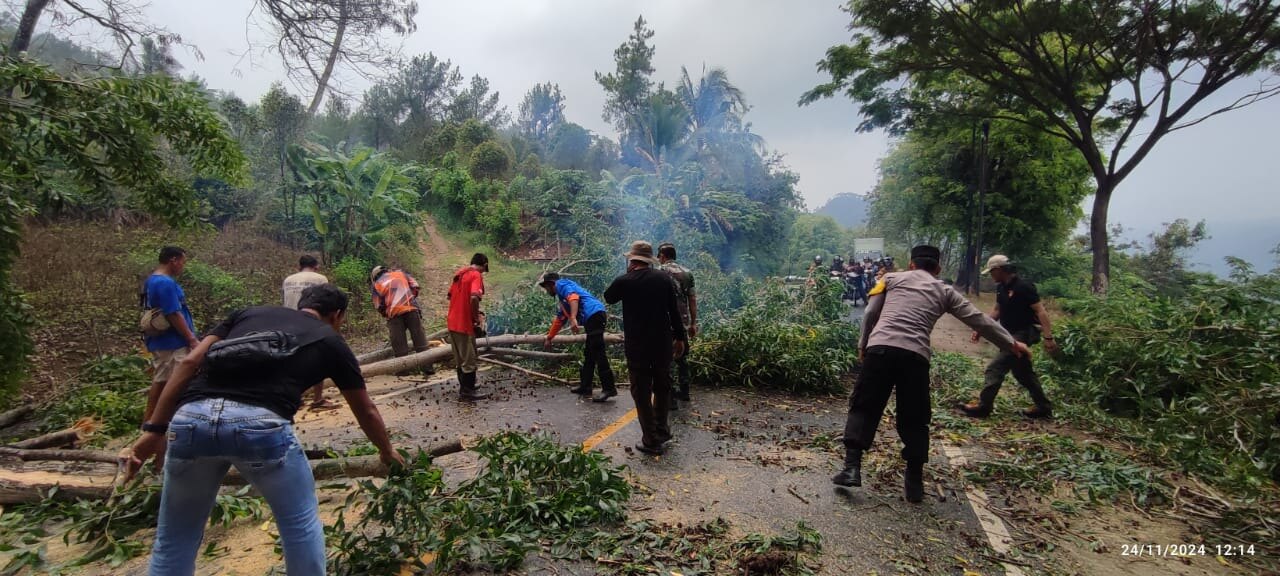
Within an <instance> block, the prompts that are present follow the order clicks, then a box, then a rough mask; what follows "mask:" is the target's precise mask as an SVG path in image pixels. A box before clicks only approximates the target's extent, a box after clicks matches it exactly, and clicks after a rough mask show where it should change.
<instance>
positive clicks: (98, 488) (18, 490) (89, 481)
mask: <svg viewBox="0 0 1280 576" xmlns="http://www.w3.org/2000/svg"><path fill="white" fill-rule="evenodd" d="M468 442H469V440H468V439H466V438H462V439H458V440H454V441H452V442H447V443H445V444H440V445H438V446H433V447H431V448H429V449H427V452H428V453H430V454H431V455H432V456H435V457H439V456H444V455H447V454H455V453H458V452H462V451H464V450H466V445H467V443H468ZM111 462H112V463H115V462H116V460H115V455H114V454H111ZM310 464H311V470H312V474H314V476H315V479H316V480H331V479H334V478H362V477H368V476H377V477H385V476H386V475H387V467H386V466H383V465H382V462H381V461H379V460H378V457H377V456H358V457H355V458H330V459H326V460H317V461H314V462H311V463H310ZM113 481H114V477H112V476H102V475H89V474H74V475H73V474H59V473H56V472H45V471H21V472H19V471H16V470H6V469H4V468H0V504H22V503H27V502H39V501H41V500H44V499H45V496H46V495H47V494H48V493H49V489H50V488H53V487H54V486H58V492H57V494H55V495H54V497H55V498H57V499H59V500H76V499H85V500H103V499H106V498H110V497H111V493H112V488H113V484H112V483H113ZM222 483H223V484H224V485H227V486H240V485H244V484H245V481H244V478H243V477H241V476H240V475H239V474H238V473H237V472H236V471H235V470H234V469H232V470H231V472H230V473H229V474H227V476H226V477H224V478H223V479H222Z"/></svg>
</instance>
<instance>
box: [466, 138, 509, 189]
mask: <svg viewBox="0 0 1280 576" xmlns="http://www.w3.org/2000/svg"><path fill="white" fill-rule="evenodd" d="M510 167H511V158H510V157H509V156H507V152H506V151H505V150H503V149H502V145H500V144H498V143H497V142H492V141H490V142H485V143H483V144H480V145H479V146H476V148H475V150H473V151H472V152H471V177H472V178H475V179H477V180H487V179H492V178H501V177H502V176H503V174H506V172H507V169H509V168H510Z"/></svg>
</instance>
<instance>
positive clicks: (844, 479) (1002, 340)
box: [831, 246, 1028, 502]
mask: <svg viewBox="0 0 1280 576" xmlns="http://www.w3.org/2000/svg"><path fill="white" fill-rule="evenodd" d="M940 260H941V253H940V252H939V250H938V249H937V248H935V247H933V246H916V247H915V248H912V249H911V264H910V267H909V269H908V270H907V271H905V272H891V273H888V274H886V275H885V277H884V281H883V289H882V290H881V291H880V292H879V293H876V294H873V295H872V296H871V301H870V303H868V304H867V309H866V312H865V314H864V315H863V318H862V335H861V338H860V340H859V342H858V357H859V359H860V360H861V362H862V371H861V372H860V373H859V374H858V381H857V382H856V383H855V384H854V386H853V393H852V394H851V395H850V396H849V417H848V419H847V420H846V421H845V427H844V445H845V457H844V469H842V470H841V471H840V473H839V474H836V475H835V477H834V478H832V479H831V481H832V482H833V483H835V484H837V485H839V486H846V487H848V486H861V485H862V453H863V451H865V450H868V449H870V448H871V446H872V441H873V440H874V439H875V435H876V429H877V428H878V427H879V426H880V417H881V416H882V415H883V414H884V408H885V406H886V405H888V403H889V394H890V392H893V391H894V389H895V388H896V389H897V399H898V404H897V428H898V437H899V438H900V439H901V440H902V444H903V448H902V457H903V459H904V460H906V461H907V471H906V474H905V475H904V479H903V480H904V481H903V485H904V493H905V496H906V499H907V501H908V502H920V501H921V500H922V499H923V498H924V463H925V462H926V461H927V460H928V459H929V421H930V419H931V418H932V412H931V410H932V407H931V405H930V399H929V358H930V354H931V352H932V351H931V349H930V341H929V336H930V334H932V333H933V327H934V325H935V324H936V323H937V322H938V318H940V317H942V315H943V314H944V313H949V314H951V315H953V316H955V317H956V318H959V319H960V321H962V322H964V323H965V324H968V325H969V326H970V327H972V328H973V329H974V330H977V331H978V332H979V333H981V334H982V335H983V336H985V337H986V338H987V340H990V341H991V342H992V343H994V344H995V345H997V346H999V347H1000V349H1001V350H1006V351H1009V352H1010V353H1012V354H1015V355H1018V356H1025V355H1028V351H1027V346H1026V345H1025V344H1023V343H1021V342H1018V341H1017V340H1014V338H1013V336H1011V335H1009V333H1008V332H1007V331H1005V329H1004V328H1002V327H1000V325H999V324H997V323H996V322H994V321H992V320H991V319H990V318H988V317H987V316H986V315H985V314H983V313H982V311H981V310H978V309H977V308H976V307H974V305H973V304H971V303H970V302H969V301H968V300H966V299H965V297H964V296H962V295H961V294H960V293H959V292H956V290H955V288H952V287H951V286H949V285H947V284H945V283H943V282H942V281H941V280H939V279H938V273H939V272H941V271H942V267H941V265H940Z"/></svg>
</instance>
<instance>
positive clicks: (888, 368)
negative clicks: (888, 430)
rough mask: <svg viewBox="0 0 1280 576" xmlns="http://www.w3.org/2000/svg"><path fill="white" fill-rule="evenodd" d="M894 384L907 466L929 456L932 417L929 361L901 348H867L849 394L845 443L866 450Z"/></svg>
mask: <svg viewBox="0 0 1280 576" xmlns="http://www.w3.org/2000/svg"><path fill="white" fill-rule="evenodd" d="M895 388H896V389H897V398H898V404H897V407H898V437H899V438H901V439H902V444H903V448H902V458H903V459H904V460H906V461H907V462H908V463H911V464H924V463H925V462H927V461H928V460H929V422H930V420H931V419H932V418H933V412H932V404H931V401H930V399H929V360H928V359H926V358H925V357H924V356H921V355H919V354H916V353H915V352H911V351H909V350H903V349H901V348H894V347H892V346H872V347H870V348H867V353H866V357H865V359H864V361H863V363H862V373H861V374H859V375H858V381H857V382H856V383H855V384H854V385H853V393H852V394H850V395H849V417H848V419H847V420H845V424H844V445H845V447H846V448H854V449H858V450H870V449H871V445H872V442H873V441H874V440H875V438H876V429H877V428H879V427H880V418H881V416H883V415H884V408H885V406H888V405H889V394H890V393H891V392H893V391H894V389H895Z"/></svg>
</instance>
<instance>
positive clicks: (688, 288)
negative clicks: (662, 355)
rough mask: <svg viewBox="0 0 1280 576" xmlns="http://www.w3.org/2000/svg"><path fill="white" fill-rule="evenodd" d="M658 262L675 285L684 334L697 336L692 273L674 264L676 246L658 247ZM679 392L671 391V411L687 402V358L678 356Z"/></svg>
mask: <svg viewBox="0 0 1280 576" xmlns="http://www.w3.org/2000/svg"><path fill="white" fill-rule="evenodd" d="M658 262H659V263H660V264H662V269H663V270H664V271H666V273H667V274H670V275H671V279H672V280H673V281H675V284H676V304H677V305H679V307H680V321H681V322H683V323H684V329H685V333H686V334H688V335H689V338H690V339H692V338H693V337H695V336H697V335H698V292H697V287H696V286H695V285H694V281H693V272H692V271H690V270H689V269H688V268H685V267H684V266H682V265H681V264H680V263H679V262H676V246H675V244H672V243H670V242H663V243H662V244H659V245H658ZM675 364H676V375H677V377H678V383H679V385H680V389H679V390H674V391H672V396H673V398H672V400H671V409H672V410H675V409H676V406H677V400H684V401H685V402H688V401H689V380H690V376H689V358H688V357H687V356H680V357H679V358H676V360H675Z"/></svg>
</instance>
